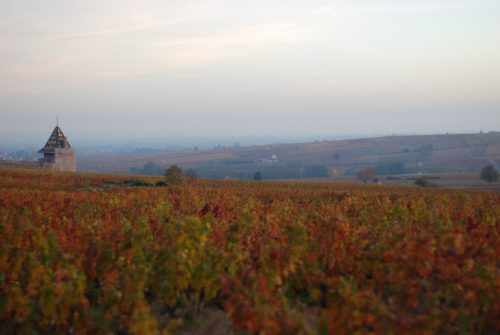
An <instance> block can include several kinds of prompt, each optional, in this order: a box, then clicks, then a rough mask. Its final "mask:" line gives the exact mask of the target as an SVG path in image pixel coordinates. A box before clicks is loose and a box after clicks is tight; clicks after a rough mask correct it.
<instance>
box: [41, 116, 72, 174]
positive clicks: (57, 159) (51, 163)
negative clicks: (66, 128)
mask: <svg viewBox="0 0 500 335" xmlns="http://www.w3.org/2000/svg"><path fill="white" fill-rule="evenodd" d="M38 152H39V153H43V158H40V165H41V166H42V167H43V168H45V169H49V170H53V171H76V155H75V150H74V149H73V148H71V145H69V142H68V139H67V138H66V136H64V134H63V132H62V130H61V128H59V122H58V123H57V125H56V127H55V128H54V131H53V132H52V135H50V137H49V140H48V141H47V144H45V146H44V147H43V148H42V149H41V150H40V151H38Z"/></svg>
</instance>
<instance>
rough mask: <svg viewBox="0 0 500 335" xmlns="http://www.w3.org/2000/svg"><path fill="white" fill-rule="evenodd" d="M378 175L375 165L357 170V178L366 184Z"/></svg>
mask: <svg viewBox="0 0 500 335" xmlns="http://www.w3.org/2000/svg"><path fill="white" fill-rule="evenodd" d="M376 175H377V171H376V170H375V168H374V167H367V168H365V169H361V170H359V171H358V172H356V178H357V179H358V180H361V181H362V182H363V183H364V184H366V182H367V181H368V180H371V179H373V178H375V176H376Z"/></svg>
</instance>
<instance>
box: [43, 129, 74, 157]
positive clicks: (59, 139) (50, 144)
mask: <svg viewBox="0 0 500 335" xmlns="http://www.w3.org/2000/svg"><path fill="white" fill-rule="evenodd" d="M57 148H71V145H69V142H68V139H67V138H66V136H64V134H63V132H62V130H61V128H59V126H56V127H55V128H54V131H53V132H52V135H50V137H49V140H48V141H47V143H46V144H45V146H44V147H43V148H42V149H40V151H38V152H41V153H45V152H54V149H57Z"/></svg>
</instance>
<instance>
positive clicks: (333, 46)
mask: <svg viewBox="0 0 500 335" xmlns="http://www.w3.org/2000/svg"><path fill="white" fill-rule="evenodd" d="M56 114H59V116H60V119H61V126H62V128H63V131H64V132H65V133H66V135H67V136H68V137H70V139H71V138H72V137H74V138H78V139H86V138H89V139H91V138H97V137H103V138H126V137H147V138H154V137H171V136H175V137H179V138H182V137H194V136H196V137H199V136H269V135H271V136H272V135H277V136H288V135H289V136H297V135H305V136H309V135H316V134H323V135H329V134H331V135H337V134H350V133H353V134H361V133H379V134H390V133H407V132H412V133H444V132H472V131H479V130H485V131H489V130H500V0H491V1H489V0H484V1H483V0H432V1H431V0H414V1H408V0H350V1H349V0H329V1H326V0H307V1H305V0H304V1H298V0H265V1H264V0H244V1H241V0H205V1H194V0H182V1H181V0H174V1H169V0H140V1H139V0H138V1H127V0H78V1H76V0H75V1H73V0H47V1H40V0H0V133H1V134H2V135H0V140H2V141H5V140H4V139H5V138H6V137H7V136H16V137H18V138H27V137H30V138H37V137H38V136H40V137H41V138H42V142H43V141H45V140H46V137H47V136H48V135H49V134H50V131H51V130H52V128H53V126H54V124H55V116H56ZM4 144H5V143H4Z"/></svg>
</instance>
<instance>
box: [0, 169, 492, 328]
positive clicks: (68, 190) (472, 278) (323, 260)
mask: <svg viewBox="0 0 500 335" xmlns="http://www.w3.org/2000/svg"><path fill="white" fill-rule="evenodd" d="M129 178H130V176H112V175H95V174H87V175H86V174H51V173H47V172H41V171H22V170H0V333H1V334H18V333H19V334H35V333H45V334H49V333H50V334H108V333H120V334H155V333H170V332H174V333H175V332H176V331H180V332H182V331H185V329H186V327H187V326H188V325H189V324H193V323H194V322H195V321H194V320H196V319H197V316H199V315H200V314H202V313H203V312H204V311H206V310H219V311H223V313H225V314H227V315H228V319H230V320H231V324H232V327H233V329H234V330H233V331H234V333H242V334H246V333H265V334H332V333H334V334H356V333H357V334H370V333H374V334H495V333H497V334H498V333H500V317H499V316H500V298H499V291H500V278H499V269H500V267H499V261H498V260H499V256H500V240H499V228H500V225H499V218H500V193H499V192H480V191H450V190H439V189H416V188H396V187H387V186H372V187H362V186H353V185H344V184H332V183H284V182H283V183H281V182H280V183H277V182H276V183H274V182H235V181H203V180H187V181H184V182H183V183H182V184H181V185H175V186H162V187H154V186H153V187H132V186H127V185H129V184H127V183H125V181H126V180H127V179H129ZM149 181H151V182H152V181H155V180H154V179H150V180H149ZM201 326H203V325H201ZM200 332H201V330H200Z"/></svg>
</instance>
